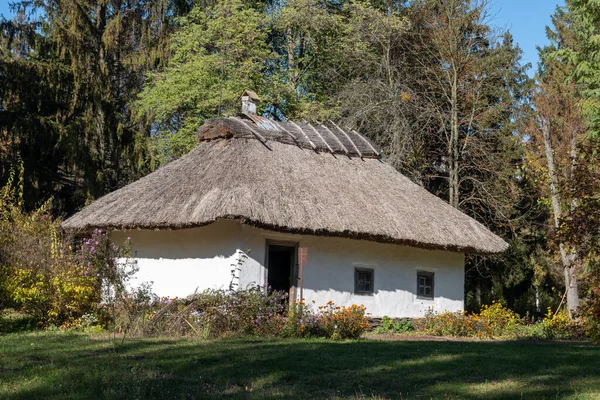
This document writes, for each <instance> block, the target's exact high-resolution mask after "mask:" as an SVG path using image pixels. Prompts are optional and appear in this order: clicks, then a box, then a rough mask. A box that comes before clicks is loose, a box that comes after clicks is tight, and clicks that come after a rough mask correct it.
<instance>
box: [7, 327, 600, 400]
mask: <svg viewBox="0 0 600 400" xmlns="http://www.w3.org/2000/svg"><path fill="white" fill-rule="evenodd" d="M90 398H104V399H192V398H224V399H229V398H231V399H237V398H243V399H246V398H248V399H253V398H257V399H264V398H281V399H284V398H286V399H287V398H298V399H307V398H386V399H387V398H389V399H430V398H435V399H437V398H444V399H515V398H517V399H518V398H524V399H532V398H547V399H557V398H560V399H562V398H565V399H600V347H594V346H591V345H588V344H579V343H525V342H435V341H430V342H426V341H374V340H370V341H368V340H363V341H351V342H332V341H326V340H266V339H245V340H243V339H237V340H219V341H196V340H171V339H143V340H141V339H128V340H125V342H124V343H123V344H120V342H119V343H117V344H116V345H114V346H113V344H112V342H111V341H109V339H108V338H107V336H88V335H84V334H72V333H49V332H43V333H15V334H8V335H0V399H90Z"/></svg>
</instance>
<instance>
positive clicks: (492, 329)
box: [423, 302, 521, 338]
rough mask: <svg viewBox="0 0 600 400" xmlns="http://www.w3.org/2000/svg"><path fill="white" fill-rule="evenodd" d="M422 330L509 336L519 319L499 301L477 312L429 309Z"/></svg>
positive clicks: (448, 334) (455, 334) (454, 334)
mask: <svg viewBox="0 0 600 400" xmlns="http://www.w3.org/2000/svg"><path fill="white" fill-rule="evenodd" d="M423 323H424V331H425V332H426V333H428V334H431V335H437V336H458V337H467V336H471V337H478V338H492V337H502V336H511V335H513V334H514V330H515V329H516V327H517V326H518V325H519V324H520V323H521V319H520V318H519V316H518V315H517V314H515V313H514V312H513V311H511V310H510V309H508V308H506V307H504V306H502V304H500V303H496V302H494V303H492V305H490V306H487V305H484V306H483V307H482V308H481V312H480V313H479V314H474V313H473V314H468V313H466V312H443V313H435V312H433V311H432V310H429V311H428V312H427V313H426V315H425V319H424V322H423Z"/></svg>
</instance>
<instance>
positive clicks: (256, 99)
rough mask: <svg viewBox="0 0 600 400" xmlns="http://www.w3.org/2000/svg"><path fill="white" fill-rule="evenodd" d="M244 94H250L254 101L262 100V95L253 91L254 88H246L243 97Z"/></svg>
mask: <svg viewBox="0 0 600 400" xmlns="http://www.w3.org/2000/svg"><path fill="white" fill-rule="evenodd" d="M244 96H248V97H250V100H252V101H260V97H258V95H257V94H256V92H254V91H252V90H248V89H246V90H244V93H242V97H244Z"/></svg>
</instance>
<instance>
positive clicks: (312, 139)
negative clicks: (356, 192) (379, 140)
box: [197, 114, 381, 158]
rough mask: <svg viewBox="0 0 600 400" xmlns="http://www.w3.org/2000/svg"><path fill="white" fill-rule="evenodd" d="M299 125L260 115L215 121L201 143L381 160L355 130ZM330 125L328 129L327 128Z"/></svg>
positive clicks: (207, 125)
mask: <svg viewBox="0 0 600 400" xmlns="http://www.w3.org/2000/svg"><path fill="white" fill-rule="evenodd" d="M317 123H318V124H317V125H313V124H311V123H308V122H307V123H303V124H301V125H300V124H297V123H295V122H293V121H286V122H281V121H274V120H271V119H268V118H265V117H261V116H257V115H246V114H242V115H240V116H239V117H229V118H223V119H213V120H210V121H207V122H206V123H205V124H204V125H203V126H202V127H200V128H199V129H198V133H197V138H198V140H199V141H200V142H203V141H210V140H216V139H230V138H249V139H250V138H254V139H257V140H259V141H261V142H263V143H267V142H269V141H276V142H281V143H286V144H292V145H296V146H299V147H302V148H307V149H312V150H314V151H316V152H327V153H331V154H343V155H345V156H348V157H360V158H380V155H381V150H379V149H378V148H377V147H376V146H375V145H373V143H372V142H370V141H369V140H368V139H366V138H365V137H363V136H362V135H361V134H360V133H358V132H356V131H355V130H350V131H346V130H344V129H342V128H341V127H339V126H338V125H337V124H336V123H335V122H333V121H328V122H327V124H325V123H320V122H317ZM328 125H329V126H328Z"/></svg>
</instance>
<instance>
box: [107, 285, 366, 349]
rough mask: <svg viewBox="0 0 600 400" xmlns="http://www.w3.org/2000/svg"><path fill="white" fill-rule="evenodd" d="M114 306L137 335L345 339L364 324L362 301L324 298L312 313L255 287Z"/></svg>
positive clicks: (123, 325) (123, 326)
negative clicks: (341, 303)
mask: <svg viewBox="0 0 600 400" xmlns="http://www.w3.org/2000/svg"><path fill="white" fill-rule="evenodd" d="M135 304H139V306H136V305H135ZM136 307H137V308H136ZM118 310H119V312H118V314H119V316H118V317H117V320H118V323H117V327H118V331H120V332H121V331H123V332H125V331H127V332H130V333H131V334H136V335H177V336H180V335H183V336H186V335H192V336H198V337H201V338H217V337H233V336H244V335H256V336H279V337H328V338H333V339H349V338H358V337H360V335H361V334H362V333H363V332H365V330H366V329H367V327H368V323H367V318H366V316H365V308H364V307H363V306H358V305H352V306H350V307H339V306H336V305H335V304H333V302H329V303H328V304H326V305H325V306H322V307H319V308H318V309H317V311H316V312H315V311H313V309H312V307H311V306H308V305H307V304H305V303H304V302H297V303H294V304H291V305H290V304H289V296H288V294H287V293H284V292H278V291H265V290H263V289H260V288H252V289H245V290H208V291H205V292H203V293H199V294H196V295H194V296H191V297H189V298H187V299H176V298H173V299H159V298H154V299H152V298H151V297H148V296H146V297H143V300H136V299H134V298H133V297H126V298H125V299H124V301H123V302H121V303H120V304H119V306H118ZM132 311H133V312H132Z"/></svg>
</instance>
